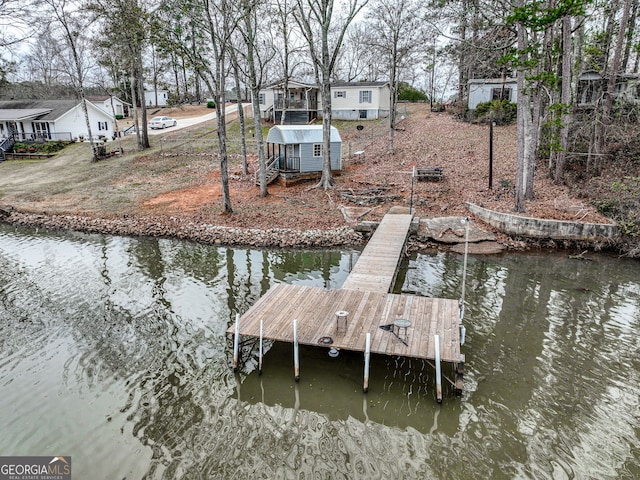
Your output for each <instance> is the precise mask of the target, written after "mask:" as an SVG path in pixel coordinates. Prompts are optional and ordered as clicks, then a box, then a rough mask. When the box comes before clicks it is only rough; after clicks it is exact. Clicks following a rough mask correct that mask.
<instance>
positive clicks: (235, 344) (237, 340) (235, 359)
mask: <svg viewBox="0 0 640 480" xmlns="http://www.w3.org/2000/svg"><path fill="white" fill-rule="evenodd" d="M239 350H240V314H239V313H236V333H235V335H234V336H233V370H234V371H236V370H238V352H239Z"/></svg>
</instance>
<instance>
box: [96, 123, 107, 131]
mask: <svg viewBox="0 0 640 480" xmlns="http://www.w3.org/2000/svg"><path fill="white" fill-rule="evenodd" d="M102 130H109V125H108V123H107V122H98V131H102Z"/></svg>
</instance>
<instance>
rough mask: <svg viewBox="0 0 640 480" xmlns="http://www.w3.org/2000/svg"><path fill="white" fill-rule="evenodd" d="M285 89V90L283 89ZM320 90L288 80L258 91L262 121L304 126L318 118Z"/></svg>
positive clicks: (313, 86)
mask: <svg viewBox="0 0 640 480" xmlns="http://www.w3.org/2000/svg"><path fill="white" fill-rule="evenodd" d="M285 87H286V88H285ZM319 98H320V89H319V88H318V87H317V86H315V85H311V84H307V83H303V82H296V81H292V80H289V82H287V83H286V85H285V82H284V81H282V80H281V81H278V82H274V83H272V84H270V85H267V86H266V87H265V88H263V89H262V90H260V94H259V99H258V100H259V102H258V103H259V104H260V112H261V114H262V118H263V119H264V120H268V121H271V122H273V123H281V119H282V115H283V114H284V119H285V122H284V123H285V124H288V125H296V124H298V125H304V124H307V123H309V122H312V121H313V120H315V119H317V118H318V109H319V108H320V101H319Z"/></svg>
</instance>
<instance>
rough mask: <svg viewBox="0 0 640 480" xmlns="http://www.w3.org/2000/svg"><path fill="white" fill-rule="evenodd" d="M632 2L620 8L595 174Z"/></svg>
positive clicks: (609, 113)
mask: <svg viewBox="0 0 640 480" xmlns="http://www.w3.org/2000/svg"><path fill="white" fill-rule="evenodd" d="M631 2H632V0H624V3H623V6H622V16H621V17H620V27H619V30H618V37H617V39H616V44H615V48H614V51H613V58H612V60H611V68H610V69H609V73H608V81H607V88H606V91H605V93H604V105H603V108H602V121H601V122H600V126H599V132H598V135H597V137H598V143H597V144H596V149H597V150H596V153H597V154H598V155H597V157H596V164H597V167H596V172H597V173H599V172H600V169H601V168H602V165H601V163H602V154H603V153H604V147H605V144H606V141H607V138H606V137H607V130H608V128H609V125H610V124H611V112H612V111H613V100H614V98H613V94H614V93H615V87H616V80H617V77H618V74H619V73H620V63H621V56H622V48H623V46H624V41H625V36H626V32H627V23H628V22H629V12H630V10H631Z"/></svg>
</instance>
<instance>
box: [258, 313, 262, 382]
mask: <svg viewBox="0 0 640 480" xmlns="http://www.w3.org/2000/svg"><path fill="white" fill-rule="evenodd" d="M258 375H262V320H260V347H259V349H258Z"/></svg>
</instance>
